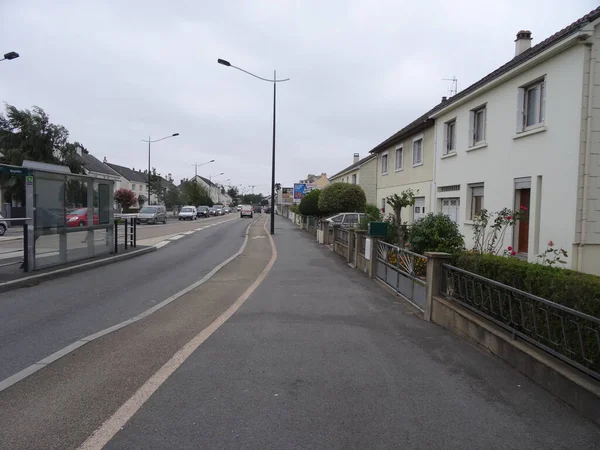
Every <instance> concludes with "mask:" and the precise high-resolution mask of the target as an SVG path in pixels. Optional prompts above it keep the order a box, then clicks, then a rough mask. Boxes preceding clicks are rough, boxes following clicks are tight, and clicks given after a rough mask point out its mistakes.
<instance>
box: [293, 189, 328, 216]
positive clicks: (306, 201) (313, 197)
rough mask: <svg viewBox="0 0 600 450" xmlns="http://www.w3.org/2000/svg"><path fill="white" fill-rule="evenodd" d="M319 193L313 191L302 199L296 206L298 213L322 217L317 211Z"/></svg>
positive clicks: (319, 211)
mask: <svg viewBox="0 0 600 450" xmlns="http://www.w3.org/2000/svg"><path fill="white" fill-rule="evenodd" d="M320 196H321V191H320V190H319V189H314V190H312V191H310V192H309V193H308V194H306V195H305V196H304V197H302V200H300V204H299V205H298V212H300V214H302V215H304V216H322V215H323V213H322V211H321V210H320V209H319V197H320Z"/></svg>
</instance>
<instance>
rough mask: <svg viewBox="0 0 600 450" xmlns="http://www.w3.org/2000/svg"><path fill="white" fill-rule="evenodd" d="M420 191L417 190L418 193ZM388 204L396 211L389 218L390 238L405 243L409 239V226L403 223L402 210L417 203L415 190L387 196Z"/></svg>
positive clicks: (401, 243) (396, 242) (395, 242)
mask: <svg viewBox="0 0 600 450" xmlns="http://www.w3.org/2000/svg"><path fill="white" fill-rule="evenodd" d="M418 192H419V191H418V190H417V192H416V193H418ZM386 202H387V204H388V205H390V206H391V207H392V210H393V211H394V214H393V215H390V216H389V217H388V219H387V222H388V223H389V226H388V240H391V241H392V243H394V244H398V245H404V243H405V242H406V240H407V239H408V226H407V224H406V222H405V223H402V210H403V209H404V208H406V207H408V206H413V205H414V204H415V192H413V190H412V189H407V190H405V191H402V192H401V193H400V195H398V194H392V195H389V196H388V197H387V198H386Z"/></svg>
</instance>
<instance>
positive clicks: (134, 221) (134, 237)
mask: <svg viewBox="0 0 600 450" xmlns="http://www.w3.org/2000/svg"><path fill="white" fill-rule="evenodd" d="M131 220H132V221H133V248H136V247H137V220H135V219H131Z"/></svg>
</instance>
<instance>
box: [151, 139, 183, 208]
mask: <svg viewBox="0 0 600 450" xmlns="http://www.w3.org/2000/svg"><path fill="white" fill-rule="evenodd" d="M175 136H179V133H173V134H171V135H169V136H165V137H163V138H160V139H155V140H152V139H151V138H150V136H148V140H146V139H142V142H147V143H148V204H149V205H150V204H151V202H150V144H152V143H153V142H160V141H164V140H165V139H169V138H172V137H175Z"/></svg>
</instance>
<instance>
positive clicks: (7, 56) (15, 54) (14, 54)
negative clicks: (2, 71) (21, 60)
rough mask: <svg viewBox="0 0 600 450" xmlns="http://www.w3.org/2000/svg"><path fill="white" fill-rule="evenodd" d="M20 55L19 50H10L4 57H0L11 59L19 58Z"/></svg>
mask: <svg viewBox="0 0 600 450" xmlns="http://www.w3.org/2000/svg"><path fill="white" fill-rule="evenodd" d="M18 57H19V54H18V53H17V52H8V53H5V54H4V58H2V59H0V61H4V60H7V61H10V60H11V59H17V58H18Z"/></svg>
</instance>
